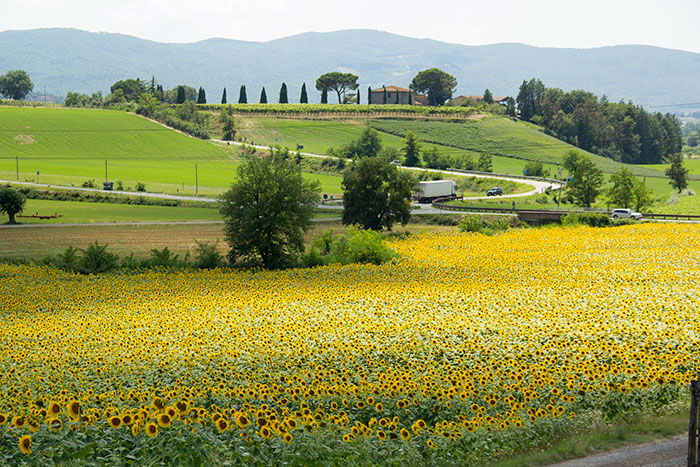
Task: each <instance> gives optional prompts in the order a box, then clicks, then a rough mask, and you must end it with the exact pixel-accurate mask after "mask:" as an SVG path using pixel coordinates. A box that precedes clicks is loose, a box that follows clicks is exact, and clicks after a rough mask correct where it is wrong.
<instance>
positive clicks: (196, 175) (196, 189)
mask: <svg viewBox="0 0 700 467" xmlns="http://www.w3.org/2000/svg"><path fill="white" fill-rule="evenodd" d="M183 190H184V188H183ZM194 194H195V195H197V194H199V173H198V172H197V164H195V165H194Z"/></svg>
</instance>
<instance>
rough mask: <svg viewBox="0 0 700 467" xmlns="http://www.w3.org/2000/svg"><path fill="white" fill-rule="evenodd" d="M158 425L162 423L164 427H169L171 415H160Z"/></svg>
mask: <svg viewBox="0 0 700 467" xmlns="http://www.w3.org/2000/svg"><path fill="white" fill-rule="evenodd" d="M158 425H160V426H161V427H162V428H167V427H169V426H170V417H169V416H168V414H167V413H162V414H160V415H158Z"/></svg>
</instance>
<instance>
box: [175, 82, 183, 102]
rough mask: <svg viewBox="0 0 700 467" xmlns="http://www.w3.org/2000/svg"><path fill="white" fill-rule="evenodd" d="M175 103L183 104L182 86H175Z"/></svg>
mask: <svg viewBox="0 0 700 467" xmlns="http://www.w3.org/2000/svg"><path fill="white" fill-rule="evenodd" d="M175 103H176V104H184V103H185V88H183V87H182V86H178V87H177V99H176V100H175Z"/></svg>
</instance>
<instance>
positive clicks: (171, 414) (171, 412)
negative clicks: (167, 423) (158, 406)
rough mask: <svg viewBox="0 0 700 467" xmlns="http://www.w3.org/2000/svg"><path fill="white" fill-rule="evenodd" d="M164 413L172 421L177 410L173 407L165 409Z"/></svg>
mask: <svg viewBox="0 0 700 467" xmlns="http://www.w3.org/2000/svg"><path fill="white" fill-rule="evenodd" d="M165 413H166V414H168V417H170V419H171V420H172V419H173V418H175V416H176V415H177V410H175V408H174V407H168V408H166V409H165Z"/></svg>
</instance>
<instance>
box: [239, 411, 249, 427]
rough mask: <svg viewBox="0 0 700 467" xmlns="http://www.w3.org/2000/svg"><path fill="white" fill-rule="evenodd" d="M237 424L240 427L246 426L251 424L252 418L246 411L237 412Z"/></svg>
mask: <svg viewBox="0 0 700 467" xmlns="http://www.w3.org/2000/svg"><path fill="white" fill-rule="evenodd" d="M236 425H238V426H239V427H240V428H246V427H247V426H248V425H250V419H249V418H248V417H247V416H246V415H245V414H244V413H241V412H238V413H237V414H236Z"/></svg>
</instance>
